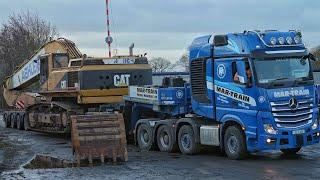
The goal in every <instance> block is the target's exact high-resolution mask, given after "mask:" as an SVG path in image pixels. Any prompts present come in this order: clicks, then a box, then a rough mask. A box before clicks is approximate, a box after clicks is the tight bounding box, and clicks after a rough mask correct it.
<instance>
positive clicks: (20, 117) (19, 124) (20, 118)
mask: <svg viewBox="0 0 320 180" xmlns="http://www.w3.org/2000/svg"><path fill="white" fill-rule="evenodd" d="M17 129H19V130H23V129H24V124H23V114H17Z"/></svg>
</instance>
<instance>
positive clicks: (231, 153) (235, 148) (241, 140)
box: [224, 126, 248, 159]
mask: <svg viewBox="0 0 320 180" xmlns="http://www.w3.org/2000/svg"><path fill="white" fill-rule="evenodd" d="M224 150H225V152H226V154H227V156H228V157H229V158H230V159H244V158H245V157H246V156H247V155H248V152H247V145H246V140H245V137H244V134H243V133H242V131H241V130H240V129H239V128H238V127H236V126H229V127H228V128H227V130H226V132H225V134H224Z"/></svg>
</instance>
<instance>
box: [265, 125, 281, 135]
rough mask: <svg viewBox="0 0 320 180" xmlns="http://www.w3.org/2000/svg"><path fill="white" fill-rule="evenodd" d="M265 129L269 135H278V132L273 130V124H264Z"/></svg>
mask: <svg viewBox="0 0 320 180" xmlns="http://www.w3.org/2000/svg"><path fill="white" fill-rule="evenodd" d="M263 127H264V131H265V132H266V133H269V134H277V133H278V131H277V130H275V129H273V126H272V125H271V124H264V125H263Z"/></svg>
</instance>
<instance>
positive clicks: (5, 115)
mask: <svg viewBox="0 0 320 180" xmlns="http://www.w3.org/2000/svg"><path fill="white" fill-rule="evenodd" d="M3 122H4V124H5V127H6V128H8V127H10V119H9V116H8V114H7V113H4V114H3Z"/></svg>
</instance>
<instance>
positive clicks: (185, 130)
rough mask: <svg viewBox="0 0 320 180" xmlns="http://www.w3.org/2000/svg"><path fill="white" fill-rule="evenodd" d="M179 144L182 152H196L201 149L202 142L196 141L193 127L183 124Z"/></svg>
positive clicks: (179, 134) (189, 153) (190, 153)
mask: <svg viewBox="0 0 320 180" xmlns="http://www.w3.org/2000/svg"><path fill="white" fill-rule="evenodd" d="M178 145H179V149H180V151H181V153H182V154H188V155H192V154H196V153H198V152H199V151H200V144H198V143H196V140H195V135H194V132H193V129H192V127H191V126H189V125H183V126H182V127H181V128H180V130H179V133H178Z"/></svg>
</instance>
